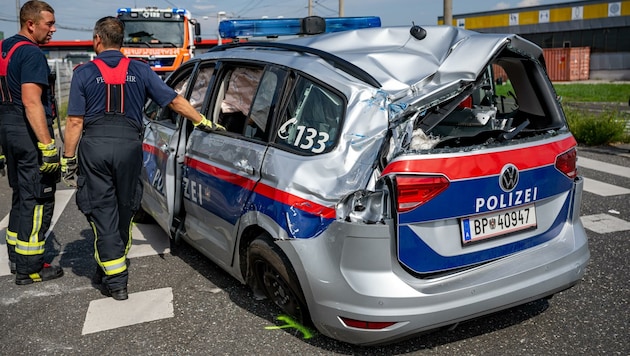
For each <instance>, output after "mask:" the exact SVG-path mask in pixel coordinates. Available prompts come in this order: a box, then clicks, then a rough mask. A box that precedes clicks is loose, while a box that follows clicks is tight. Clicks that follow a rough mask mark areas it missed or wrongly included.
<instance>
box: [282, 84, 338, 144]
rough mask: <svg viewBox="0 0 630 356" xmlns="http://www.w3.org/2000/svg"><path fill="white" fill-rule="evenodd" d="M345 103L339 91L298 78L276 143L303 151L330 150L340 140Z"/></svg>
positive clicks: (283, 116)
mask: <svg viewBox="0 0 630 356" xmlns="http://www.w3.org/2000/svg"><path fill="white" fill-rule="evenodd" d="M344 105H345V104H344V100H343V99H342V97H341V96H339V95H338V94H337V93H335V92H333V91H331V90H329V89H327V88H325V87H323V86H321V85H319V84H317V83H315V82H313V81H311V80H309V79H306V78H303V77H299V78H298V79H297V81H296V85H295V86H294V89H293V91H292V93H291V96H290V97H289V100H288V103H287V106H286V110H285V111H284V113H283V115H282V117H281V121H280V123H279V126H278V127H279V129H278V133H277V136H276V141H275V142H276V143H277V144H279V145H282V146H285V147H290V148H291V149H293V150H297V151H299V152H300V153H304V154H320V153H325V152H328V151H330V150H331V149H332V148H333V147H334V144H335V142H336V141H337V136H338V133H339V127H340V126H339V125H340V124H341V119H342V116H343V113H344V107H345V106H344Z"/></svg>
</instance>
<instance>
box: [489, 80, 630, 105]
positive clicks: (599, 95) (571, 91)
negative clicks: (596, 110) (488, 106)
mask: <svg viewBox="0 0 630 356" xmlns="http://www.w3.org/2000/svg"><path fill="white" fill-rule="evenodd" d="M553 87H554V88H555V89H556V93H557V94H558V95H559V96H561V97H562V101H563V102H598V103H600V102H605V103H627V102H628V99H630V84H625V83H624V84H612V83H601V84H600V83H598V84H581V83H567V84H564V83H554V84H553ZM513 90H514V89H512V85H510V84H504V85H498V86H497V87H496V94H497V95H499V96H500V95H505V96H507V93H508V91H513Z"/></svg>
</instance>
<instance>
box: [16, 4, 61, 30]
mask: <svg viewBox="0 0 630 356" xmlns="http://www.w3.org/2000/svg"><path fill="white" fill-rule="evenodd" d="M42 11H48V12H50V13H51V14H54V13H55V10H54V9H53V8H52V6H50V5H48V3H47V2H45V1H39V0H31V1H27V2H25V3H24V5H22V8H20V27H22V26H24V25H25V24H26V21H29V20H31V21H33V22H37V21H39V19H41V17H42V15H41V12H42Z"/></svg>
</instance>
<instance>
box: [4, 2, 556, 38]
mask: <svg viewBox="0 0 630 356" xmlns="http://www.w3.org/2000/svg"><path fill="white" fill-rule="evenodd" d="M311 1H312V4H313V14H314V15H319V16H323V17H332V16H337V14H338V10H339V2H338V0H311ZM2 2H3V3H4V4H5V5H3V6H2V7H0V31H3V32H4V36H5V37H9V36H12V35H13V34H15V33H16V32H17V30H18V24H17V11H16V10H17V7H18V3H19V4H23V3H24V2H25V1H24V0H16V1H13V0H2ZM47 2H48V3H49V4H50V5H51V6H52V7H53V8H54V9H55V17H56V20H57V25H58V26H57V32H56V33H55V34H54V35H53V40H75V39H79V40H89V39H91V38H92V36H91V29H92V27H93V26H94V23H95V22H96V20H98V19H99V18H101V17H103V16H107V15H115V14H116V10H117V9H118V8H119V7H145V6H157V7H183V8H186V9H188V10H189V11H190V12H191V13H192V15H193V17H194V18H196V19H197V20H199V22H200V23H201V26H202V27H201V32H202V37H203V38H216V32H217V13H218V12H222V11H224V12H225V13H226V14H227V15H228V16H229V17H242V18H256V17H262V16H268V17H278V16H283V17H304V16H307V15H308V3H309V1H308V0H216V1H207V0H126V1H124V0H123V1H121V0H106V1H102V0H78V1H77V0H71V1H69V0H48V1H47ZM563 2H568V1H562V0H474V1H471V0H452V4H453V14H454V15H457V14H464V13H470V12H480V11H491V10H499V9H508V8H519V7H526V6H536V5H547V4H556V3H563ZM343 4H344V15H345V16H380V17H381V23H382V25H383V26H398V25H411V23H412V22H415V23H416V24H418V25H435V24H436V23H437V18H438V16H441V15H442V11H443V4H444V1H443V0H343ZM7 5H8V6H7Z"/></svg>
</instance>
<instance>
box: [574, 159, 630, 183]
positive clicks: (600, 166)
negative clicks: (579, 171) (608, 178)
mask: <svg viewBox="0 0 630 356" xmlns="http://www.w3.org/2000/svg"><path fill="white" fill-rule="evenodd" d="M577 164H578V167H584V168H588V169H593V170H596V171H600V172H606V173H609V174H614V175H616V176H621V177H626V178H630V168H628V167H623V166H618V165H616V164H610V163H606V162H602V161H598V160H594V159H590V158H586V157H578V160H577Z"/></svg>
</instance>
